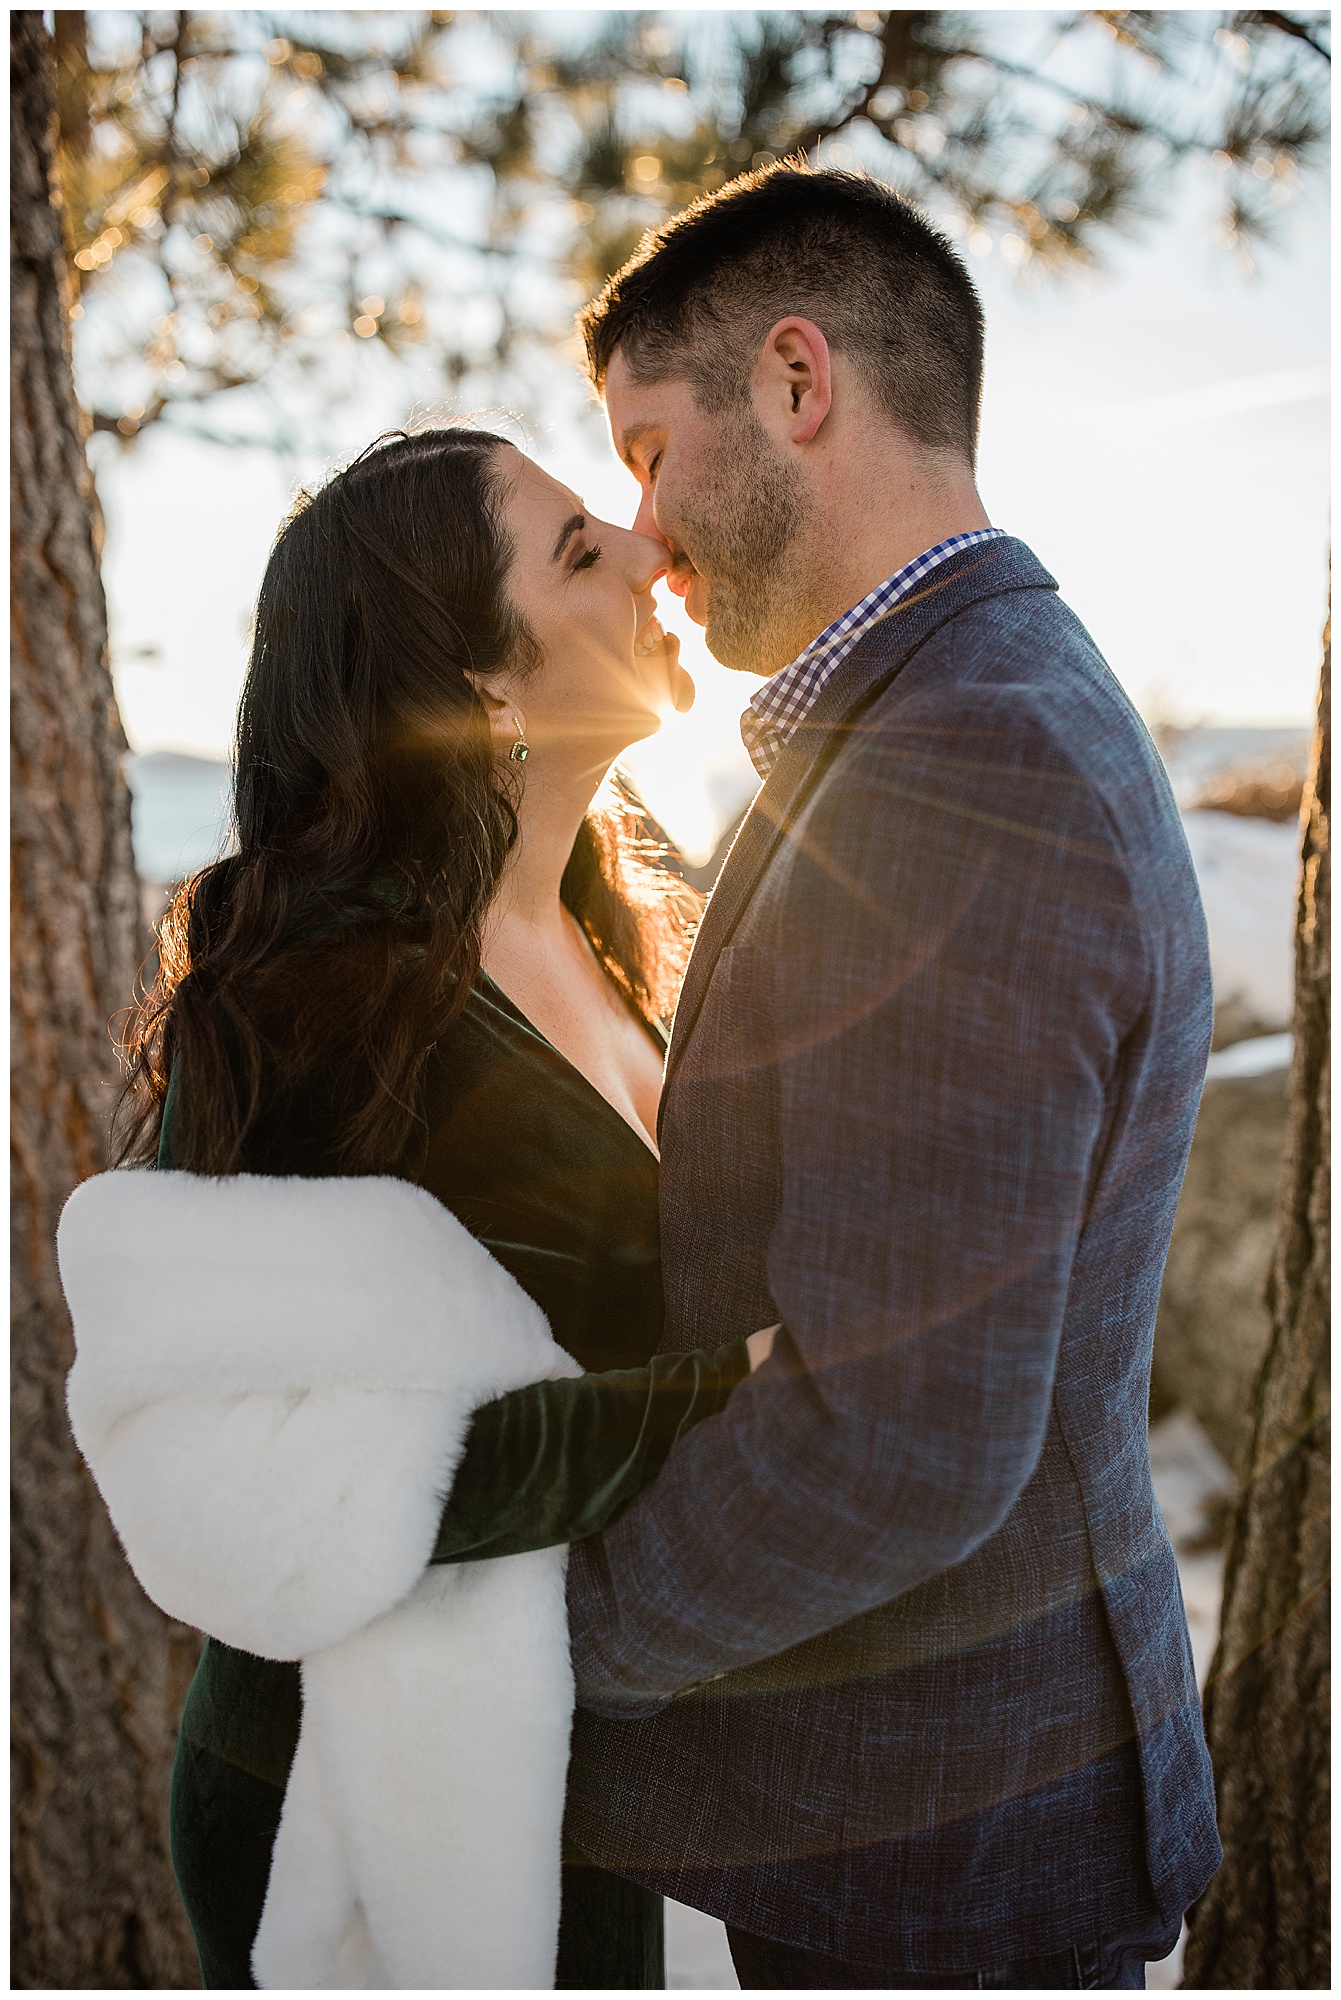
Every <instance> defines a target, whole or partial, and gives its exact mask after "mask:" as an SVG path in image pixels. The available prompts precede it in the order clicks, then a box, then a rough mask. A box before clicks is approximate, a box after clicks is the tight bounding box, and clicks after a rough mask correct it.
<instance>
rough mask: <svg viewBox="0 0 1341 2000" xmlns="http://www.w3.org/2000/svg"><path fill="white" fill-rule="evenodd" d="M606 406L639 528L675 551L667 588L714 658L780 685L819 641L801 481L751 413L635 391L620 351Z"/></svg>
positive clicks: (745, 407)
mask: <svg viewBox="0 0 1341 2000" xmlns="http://www.w3.org/2000/svg"><path fill="white" fill-rule="evenodd" d="M605 401H606V409H607V411H608V413H609V417H610V430H611V434H612V436H613V438H614V442H615V449H616V451H617V452H618V453H619V455H620V457H621V458H622V459H623V461H624V463H625V464H626V465H627V466H628V468H629V470H630V471H631V472H632V473H633V475H634V477H635V478H636V479H637V481H638V483H639V485H640V486H641V488H642V497H641V500H640V502H639V507H638V514H637V519H636V520H635V522H634V526H635V528H636V529H637V530H638V531H639V532H640V533H642V534H645V535H659V536H660V538H661V540H662V541H663V542H665V543H666V544H667V546H668V548H669V550H670V568H669V571H668V573H667V581H668V583H669V584H670V587H671V589H672V590H674V591H675V592H676V593H677V594H678V595H679V596H681V597H683V598H684V600H685V608H686V609H687V610H688V612H689V615H690V617H691V618H692V619H693V620H694V622H695V624H697V625H702V626H703V627H704V628H705V634H706V637H707V642H708V650H709V651H710V652H711V653H712V655H713V657H714V658H715V659H718V660H720V661H721V663H722V665H723V666H724V667H735V668H736V669H737V670H738V671H739V672H741V673H748V674H773V673H776V672H777V670H778V669H779V667H784V666H785V665H786V664H787V662H788V660H790V659H792V658H794V657H795V655H796V654H797V653H798V652H799V651H800V650H801V648H802V647H803V646H804V645H805V644H806V642H807V641H808V640H809V639H811V638H813V637H814V633H813V631H812V630H810V619H811V616H812V614H811V613H810V612H809V611H808V609H807V605H808V603H809V601H810V597H811V593H810V591H809V589H808V588H807V586H806V568H805V564H804V560H803V558H804V555H805V553H806V549H805V535H804V530H805V527H806V525H807V522H808V519H809V516H810V513H811V504H810V497H809V495H808V493H807V491H806V488H805V484H804V482H803V480H802V478H801V474H800V472H799V471H798V470H797V468H796V467H795V466H794V465H792V464H790V463H789V462H788V461H787V460H786V459H783V458H781V457H779V456H778V454H777V452H776V451H775V449H774V447H773V444H772V441H771V439H770V438H769V436H768V433H767V432H766V431H765V429H764V427H763V425H762V424H761V423H760V421H759V418H758V416H757V415H756V413H755V410H754V405H753V403H752V402H751V401H749V400H748V399H746V400H744V401H742V402H741V403H739V404H738V405H733V406H732V407H731V408H729V409H726V410H721V411H711V412H709V411H704V410H702V409H700V408H699V405H698V403H697V401H696V399H695V395H694V390H693V387H692V385H691V384H690V383H688V382H683V381H675V380H671V381H661V382H636V381H635V380H634V379H633V377H632V375H631V374H630V373H629V370H628V368H627V366H626V364H625V362H624V358H623V355H622V354H621V353H620V351H619V349H618V348H616V350H615V354H614V358H613V359H612V361H611V363H610V368H609V372H608V374H607V376H606V384H605Z"/></svg>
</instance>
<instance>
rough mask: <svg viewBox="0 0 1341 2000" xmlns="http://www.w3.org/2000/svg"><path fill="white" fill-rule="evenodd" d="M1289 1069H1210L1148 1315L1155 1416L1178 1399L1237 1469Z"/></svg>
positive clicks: (1260, 1315) (1256, 1364)
mask: <svg viewBox="0 0 1341 2000" xmlns="http://www.w3.org/2000/svg"><path fill="white" fill-rule="evenodd" d="M1280 1039H1281V1040H1282V1041H1284V1039H1285V1038H1283V1037H1282V1038H1280ZM1272 1040H1273V1043H1274V1042H1275V1041H1276V1038H1275V1037H1273V1038H1272ZM1251 1046H1252V1045H1251V1044H1240V1045H1239V1047H1240V1048H1241V1049H1245V1050H1246V1049H1250V1048H1251ZM1235 1053H1236V1051H1229V1050H1227V1051H1226V1052H1225V1056H1226V1057H1228V1056H1232V1055H1234V1054H1235ZM1224 1060H1225V1058H1224V1057H1221V1058H1212V1063H1213V1065H1214V1064H1215V1063H1216V1062H1221V1063H1223V1062H1224ZM1288 1076H1289V1071H1288V1069H1287V1068H1286V1067H1284V1066H1280V1065H1279V1064H1278V1065H1277V1066H1276V1067H1273V1068H1271V1069H1268V1070H1266V1071H1265V1072H1264V1073H1262V1074H1258V1075H1235V1074H1232V1073H1230V1074H1224V1073H1221V1074H1218V1075H1217V1074H1214V1073H1212V1074H1210V1075H1209V1076H1208V1078H1207V1082H1206V1088H1205V1090H1204V1092H1203V1094H1202V1100H1201V1109H1200V1111H1199V1113H1198V1116H1197V1129H1196V1133H1195V1135H1194V1137H1193V1140H1192V1155H1191V1158H1190V1159H1189V1161H1188V1166H1187V1178H1186V1180H1185V1181H1184V1183H1183V1192H1182V1196H1181V1198H1180V1200H1179V1203H1178V1214H1177V1217H1176V1219H1175V1221H1174V1226H1173V1241H1172V1243H1171V1244H1170V1246H1169V1261H1168V1264H1167V1266H1166V1268H1165V1273H1164V1289H1163V1292H1162V1294H1161V1296H1160V1303H1159V1316H1158V1318H1157V1320H1156V1323H1155V1364H1154V1376H1153V1380H1152V1385H1151V1413H1152V1416H1155V1417H1158V1416H1160V1415H1161V1414H1163V1413H1164V1412H1165V1411H1168V1410H1171V1409H1174V1408H1176V1407H1177V1406H1178V1405H1180V1404H1181V1405H1184V1406H1185V1407H1186V1408H1188V1409H1190V1410H1191V1411H1192V1412H1193V1414H1194V1415H1195V1416H1196V1417H1197V1419H1198V1421H1199V1422H1200V1423H1201V1424H1202V1426H1203V1427H1204V1429H1205V1430H1206V1432H1207V1434H1208V1436H1209V1437H1210V1438H1211V1440H1212V1442H1213V1443H1214V1444H1215V1445H1216V1447H1217V1449H1218V1450H1219V1451H1220V1452H1221V1454H1222V1455H1223V1457H1224V1458H1225V1459H1226V1460H1227V1462H1228V1463H1229V1465H1230V1466H1232V1467H1233V1468H1234V1470H1235V1471H1236V1472H1237V1471H1239V1470H1240V1469H1241V1467H1242V1464H1243V1457H1244V1453H1245V1451H1246V1448H1247V1443H1248V1437H1247V1425H1248V1417H1249V1405H1250V1401H1251V1397H1252V1389H1253V1383H1254V1382H1255V1380H1256V1377H1257V1372H1258V1369H1259V1368H1260V1366H1261V1363H1262V1357H1263V1355H1264V1354H1265V1352H1266V1346H1267V1339H1268V1334H1269V1322H1268V1319H1267V1310H1266V1303H1265V1287H1266V1279H1267V1269H1268V1266H1269V1264H1270V1262H1271V1253H1272V1248H1273V1245H1274V1242H1275V1224H1276V1202H1277V1199H1278V1196H1279V1193H1280V1187H1281V1177H1282V1170H1283V1166H1284V1159H1285V1142H1286V1131H1287V1125H1288V1111H1287V1100H1286V1084H1287V1080H1288Z"/></svg>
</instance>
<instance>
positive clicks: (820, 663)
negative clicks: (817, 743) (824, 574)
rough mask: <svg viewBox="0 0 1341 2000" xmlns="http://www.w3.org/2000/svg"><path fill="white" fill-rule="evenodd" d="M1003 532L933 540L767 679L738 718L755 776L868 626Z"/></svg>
mask: <svg viewBox="0 0 1341 2000" xmlns="http://www.w3.org/2000/svg"><path fill="white" fill-rule="evenodd" d="M1004 533H1005V530H1004V528H975V529H974V530H973V531H972V533H971V534H967V535H951V536H950V539H949V540H948V541H945V542H937V544H936V546H935V548H934V549H928V550H927V551H926V553H925V555H920V556H915V557H914V558H913V560H912V562H910V563H905V564H904V566H903V568H902V569H896V570H895V572H894V574H893V576H887V577H886V578H885V580H884V582H883V583H878V584H877V585H876V586H875V589H874V590H872V591H868V592H867V594H866V596H865V597H863V598H862V600H861V603H860V604H854V605H853V607H852V609H851V610H850V611H845V612H844V613H843V615H842V617H841V618H835V619H834V621H833V624H832V625H827V626H826V627H825V629H824V630H823V631H822V632H821V633H820V635H819V637H818V639H812V640H811V642H810V644H809V645H808V646H807V647H806V649H805V651H804V652H803V653H798V655H797V657H796V658H795V659H794V660H793V661H792V663H791V665H790V666H786V667H784V668H783V669H782V671H781V672H780V673H777V674H774V676H773V678H772V680H770V681H765V683H764V685H763V686H762V687H761V688H760V689H759V691H758V693H757V694H756V695H755V696H754V698H753V700H752V701H751V702H750V705H749V707H748V708H747V709H746V711H745V713H744V714H743V715H742V716H741V718H740V734H741V738H742V740H743V742H744V744H745V748H746V749H747V750H748V751H749V753H750V761H751V763H752V764H753V765H754V768H755V770H756V771H757V772H758V773H759V776H760V777H761V778H766V777H767V776H768V774H769V772H770V771H771V770H772V768H773V766H774V765H775V764H776V763H777V761H778V758H779V757H780V756H781V755H782V751H783V746H784V744H785V743H786V742H787V739H788V737H789V736H790V735H791V734H792V732H793V730H794V729H795V728H796V725H797V724H798V723H799V722H800V721H801V719H802V717H803V716H804V715H805V714H806V712H807V711H808V710H809V709H810V708H811V706H812V705H813V704H814V702H815V701H816V699H817V698H818V696H819V693H820V690H821V689H822V688H823V687H824V685H825V683H826V682H827V681H828V679H829V677H830V675H832V674H833V673H835V672H836V671H837V669H838V668H839V667H841V665H842V664H843V661H844V660H845V659H846V658H847V656H848V654H849V653H850V652H851V651H852V648H853V647H854V646H855V645H856V643H857V641H858V639H860V638H861V637H862V636H863V634H865V633H866V632H868V631H869V630H870V628H871V626H872V625H874V624H875V623H876V622H877V621H878V620H879V619H881V618H883V617H884V616H885V614H886V612H889V611H892V610H893V609H894V606H895V605H896V604H897V603H898V602H899V601H900V599H901V598H904V597H906V596H907V595H908V593H909V591H911V590H912V589H914V587H915V586H916V585H917V584H919V583H921V581H922V579H923V577H924V576H929V575H930V573H931V571H932V570H933V569H935V568H936V566H937V564H938V563H943V562H944V561H945V559H946V557H947V556H954V555H958V553H959V551H960V550H961V549H971V548H974V547H976V545H977V544H978V543H979V542H990V541H993V540H995V538H996V537H997V536H998V535H1002V534H1004Z"/></svg>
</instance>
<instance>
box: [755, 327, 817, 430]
mask: <svg viewBox="0 0 1341 2000" xmlns="http://www.w3.org/2000/svg"><path fill="white" fill-rule="evenodd" d="M754 393H755V401H756V404H757V405H758V406H759V409H760V415H761V416H762V417H763V419H764V422H765V424H766V425H767V427H768V428H769V429H770V430H772V431H774V433H775V434H780V435H782V436H785V437H786V438H788V439H789V440H790V441H791V442H792V443H793V444H809V443H810V441H811V439H812V438H814V437H816V436H817V435H818V433H819V429H820V426H821V425H822V424H823V422H824V419H825V418H826V417H827V416H828V414H829V411H830V408H831V407H832V404H833V375H832V370H831V367H830V359H829V343H828V341H827V340H826V339H825V338H824V335H823V334H822V333H821V332H820V330H819V328H818V327H817V326H816V325H815V322H814V320H811V319H801V318H800V317H798V316H797V315H795V314H793V315H792V316H791V317H789V318H787V319H780V320H779V321H778V323H777V325H776V326H773V327H770V328H769V330H768V333H767V335H766V337H765V339H764V343H763V346H762V347H761V348H760V350H759V360H758V364H757V366H756V368H755V371H754Z"/></svg>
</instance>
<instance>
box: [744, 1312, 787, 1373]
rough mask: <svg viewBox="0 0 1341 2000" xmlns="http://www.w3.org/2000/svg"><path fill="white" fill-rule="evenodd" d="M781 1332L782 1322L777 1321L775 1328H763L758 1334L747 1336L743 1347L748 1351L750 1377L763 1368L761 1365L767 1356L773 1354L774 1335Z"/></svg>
mask: <svg viewBox="0 0 1341 2000" xmlns="http://www.w3.org/2000/svg"><path fill="white" fill-rule="evenodd" d="M781 1332H782V1321H781V1320H779V1321H778V1323H777V1325H776V1326H764V1327H761V1328H760V1329H759V1331H758V1333H752V1334H750V1335H749V1337H748V1339H747V1340H746V1342H745V1345H746V1346H747V1347H748V1348H749V1350H750V1373H751V1375H753V1373H754V1371H755V1369H756V1368H762V1367H763V1364H764V1363H765V1361H767V1359H768V1357H769V1355H770V1354H771V1353H772V1352H773V1338H774V1335H775V1334H779V1333H781Z"/></svg>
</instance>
